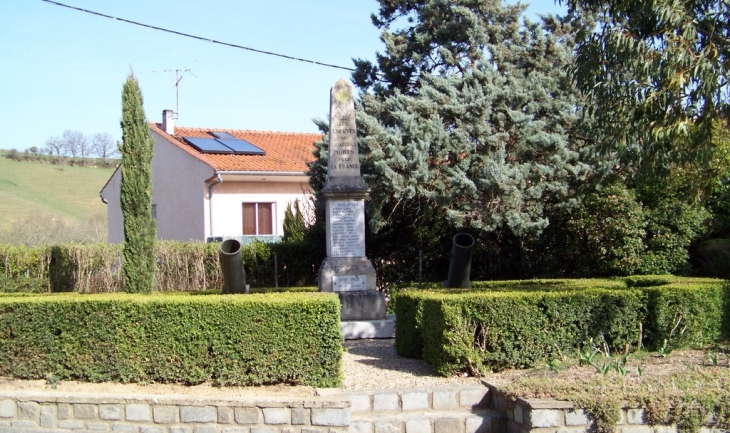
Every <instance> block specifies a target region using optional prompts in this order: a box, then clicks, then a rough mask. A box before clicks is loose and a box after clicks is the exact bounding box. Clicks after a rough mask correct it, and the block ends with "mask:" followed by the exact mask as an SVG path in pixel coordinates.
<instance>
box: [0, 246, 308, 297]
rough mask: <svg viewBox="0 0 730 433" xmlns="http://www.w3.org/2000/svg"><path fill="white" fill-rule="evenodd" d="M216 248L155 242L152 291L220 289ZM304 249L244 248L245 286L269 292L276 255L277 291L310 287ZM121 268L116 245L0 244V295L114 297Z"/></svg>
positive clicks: (306, 251)
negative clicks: (26, 293) (100, 294)
mask: <svg viewBox="0 0 730 433" xmlns="http://www.w3.org/2000/svg"><path fill="white" fill-rule="evenodd" d="M219 248H220V244H218V243H210V244H206V243H203V242H172V241H159V242H157V243H156V244H155V255H156V270H155V290H157V291H192V290H206V289H215V288H217V289H220V288H221V287H222V285H223V280H222V273H221V269H220V263H219V260H218V251H219ZM308 248H309V249H311V247H308V246H307V245H306V243H304V242H298V243H296V242H280V243H278V244H265V243H262V242H253V243H251V244H249V245H244V246H243V248H242V250H241V255H242V258H243V262H244V268H245V271H246V282H247V283H248V284H249V285H251V286H252V287H256V286H259V287H263V286H273V285H274V258H273V254H274V253H276V254H277V256H278V257H277V258H278V266H279V269H278V272H279V284H280V285H286V286H295V285H296V286H302V285H312V284H315V283H316V274H317V270H316V269H312V268H311V266H308V265H307V263H308V262H307V261H306V260H305V258H306V257H309V256H310V255H311V254H308V251H309V250H308ZM121 263H122V245H121V244H106V243H98V244H67V245H49V246H42V247H24V246H15V245H2V244H0V292H17V291H27V292H35V293H41V292H78V293H103V292H119V291H123V289H124V288H123V279H122V269H121V268H122V267H121Z"/></svg>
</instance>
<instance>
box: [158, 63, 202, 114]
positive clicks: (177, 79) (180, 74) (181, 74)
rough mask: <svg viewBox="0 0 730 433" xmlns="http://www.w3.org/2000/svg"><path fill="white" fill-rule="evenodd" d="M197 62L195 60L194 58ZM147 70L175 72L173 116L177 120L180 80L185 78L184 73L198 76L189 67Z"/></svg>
mask: <svg viewBox="0 0 730 433" xmlns="http://www.w3.org/2000/svg"><path fill="white" fill-rule="evenodd" d="M196 62H197V60H196ZM149 72H174V73H175V111H174V113H173V114H174V118H175V119H176V120H177V118H178V114H179V113H180V81H182V79H183V78H185V75H184V74H185V73H186V72H187V73H188V74H190V75H192V76H193V77H195V78H198V76H197V75H195V74H193V71H192V70H190V68H185V69H163V70H161V71H149Z"/></svg>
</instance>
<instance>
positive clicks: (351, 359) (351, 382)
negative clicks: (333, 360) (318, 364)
mask: <svg viewBox="0 0 730 433" xmlns="http://www.w3.org/2000/svg"><path fill="white" fill-rule="evenodd" d="M394 342H395V340H350V341H345V343H344V345H343V346H344V348H345V353H344V356H343V361H342V369H343V371H344V374H345V388H346V389H352V390H365V389H367V390H375V389H403V388H415V387H419V386H425V387H433V386H439V385H473V384H479V383H481V382H480V379H477V378H474V377H456V376H454V377H438V376H435V375H434V373H433V371H432V370H431V367H429V366H428V364H426V361H424V360H422V359H412V358H404V357H402V356H398V354H397V353H396V352H395V346H394Z"/></svg>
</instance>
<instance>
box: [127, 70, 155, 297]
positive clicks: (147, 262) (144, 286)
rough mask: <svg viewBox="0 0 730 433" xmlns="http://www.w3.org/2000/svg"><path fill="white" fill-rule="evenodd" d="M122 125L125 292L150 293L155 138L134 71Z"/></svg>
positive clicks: (153, 239) (153, 272) (152, 250)
mask: <svg viewBox="0 0 730 433" xmlns="http://www.w3.org/2000/svg"><path fill="white" fill-rule="evenodd" d="M121 126H122V146H121V147H120V148H119V151H120V152H121V154H122V161H121V165H122V178H121V195H120V202H121V207H122V215H123V216H124V250H123V265H122V274H123V275H124V287H125V290H126V291H127V292H132V293H149V292H151V291H152V286H153V284H154V276H155V256H154V246H155V220H154V219H153V218H152V208H151V195H152V167H151V163H152V152H153V147H154V141H153V140H152V138H151V137H150V134H149V126H148V123H147V119H146V118H145V114H144V109H143V108H142V92H141V91H140V89H139V84H138V83H137V80H136V79H135V77H134V75H133V74H130V75H129V77H127V81H126V82H125V83H124V87H123V89H122V122H121Z"/></svg>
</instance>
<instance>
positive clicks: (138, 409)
mask: <svg viewBox="0 0 730 433" xmlns="http://www.w3.org/2000/svg"><path fill="white" fill-rule="evenodd" d="M124 418H125V419H126V420H127V421H137V422H139V421H144V422H147V421H149V420H150V405H148V404H143V403H132V404H128V405H126V406H125V407H124Z"/></svg>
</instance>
